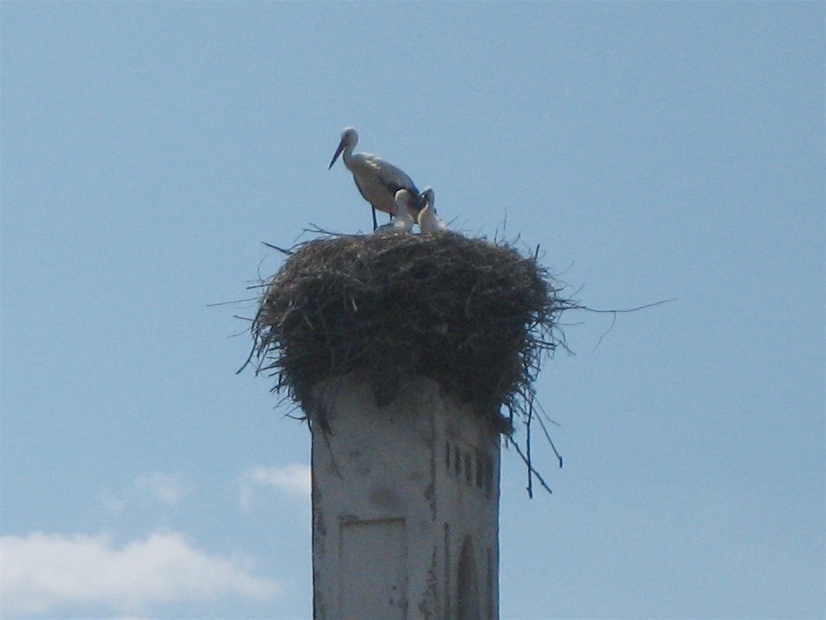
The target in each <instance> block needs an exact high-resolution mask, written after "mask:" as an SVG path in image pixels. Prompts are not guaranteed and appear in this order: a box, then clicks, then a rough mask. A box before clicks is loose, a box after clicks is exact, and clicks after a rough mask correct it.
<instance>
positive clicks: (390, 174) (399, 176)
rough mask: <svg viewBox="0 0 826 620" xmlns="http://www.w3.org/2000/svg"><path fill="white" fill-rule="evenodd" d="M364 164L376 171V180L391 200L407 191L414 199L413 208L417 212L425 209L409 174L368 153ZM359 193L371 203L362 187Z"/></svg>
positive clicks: (365, 154)
mask: <svg viewBox="0 0 826 620" xmlns="http://www.w3.org/2000/svg"><path fill="white" fill-rule="evenodd" d="M364 162H365V163H366V164H368V165H369V166H371V167H373V168H374V169H375V170H376V179H377V181H378V182H379V183H381V185H382V186H383V187H384V188H385V190H387V195H388V196H389V197H390V199H391V200H393V197H394V196H395V195H396V192H397V191H399V190H400V189H406V190H407V191H408V192H410V195H411V196H412V197H413V201H412V203H411V206H413V207H414V208H415V209H416V211H417V212H418V211H420V210H421V209H422V208H423V207H424V200H421V201H420V200H419V189H418V188H417V187H416V184H415V183H414V182H413V179H411V178H410V177H409V176H407V174H405V173H404V172H403V171H402V170H400V169H399V168H397V167H396V166H394V165H393V164H391V163H389V162H386V161H384V160H383V159H380V158H378V157H375V156H373V155H370V154H368V153H364ZM356 185H358V182H356ZM359 191H360V192H361V195H362V196H364V197H365V199H366V200H367V201H368V202H370V199H369V198H367V196H366V195H365V193H364V191H363V190H362V188H361V187H359ZM373 206H374V207H377V208H379V209H380V210H382V211H383V210H384V209H383V208H381V207H378V206H377V205H373Z"/></svg>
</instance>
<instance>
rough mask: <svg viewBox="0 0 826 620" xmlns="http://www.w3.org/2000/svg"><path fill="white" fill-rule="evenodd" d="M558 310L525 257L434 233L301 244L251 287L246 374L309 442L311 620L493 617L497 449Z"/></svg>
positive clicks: (526, 392)
mask: <svg viewBox="0 0 826 620" xmlns="http://www.w3.org/2000/svg"><path fill="white" fill-rule="evenodd" d="M562 308H564V303H563V304H560V302H559V300H558V299H557V298H556V296H555V290H554V288H553V287H551V286H550V285H549V283H548V281H546V279H545V272H544V270H542V269H541V268H540V267H539V266H538V265H537V264H536V260H535V259H534V258H525V257H523V256H521V255H520V254H519V253H518V252H516V251H515V250H514V249H513V248H511V247H509V246H506V245H504V244H498V243H492V242H490V241H487V240H484V239H470V238H467V237H463V236H461V235H457V234H453V233H444V232H440V233H432V234H431V233H425V234H408V233H399V234H374V235H364V236H361V235H357V236H340V237H332V238H326V239H316V240H313V241H310V242H307V243H306V244H301V245H299V246H297V247H296V248H295V249H294V251H293V252H292V253H291V255H290V257H289V258H288V259H287V261H286V262H285V264H284V266H283V267H282V269H281V270H280V271H279V273H278V274H276V275H275V276H274V277H273V278H272V279H271V280H270V281H269V282H267V283H266V292H265V293H264V296H263V298H262V300H261V307H260V309H259V312H258V314H257V316H256V317H255V319H254V321H253V327H252V331H253V334H254V337H255V340H256V344H255V348H254V350H253V353H254V354H255V353H257V355H258V360H259V364H258V369H259V371H271V372H272V373H273V374H275V375H277V376H278V383H277V384H276V388H275V390H276V391H278V392H283V391H286V393H287V395H288V396H289V397H291V398H292V399H293V400H294V401H295V402H297V403H298V404H300V405H301V408H302V410H303V411H304V413H305V414H306V417H307V419H308V421H309V424H310V428H311V430H312V442H313V444H312V460H313V463H312V470H313V581H314V583H313V593H314V594H313V598H314V605H313V609H314V612H313V613H314V616H315V618H316V620H342V619H345V618H357V619H359V620H370V619H381V620H388V619H393V618H406V619H411V620H412V619H426V618H427V619H433V620H436V619H440V620H465V619H470V618H472V619H474V620H477V619H479V618H498V615H499V612H498V607H499V592H498V566H499V548H498V526H499V506H498V502H499V446H500V443H499V442H500V438H501V436H502V435H508V434H509V433H511V432H512V431H513V428H512V424H515V423H518V421H519V415H520V412H521V413H522V414H528V411H529V409H527V408H525V406H524V403H526V402H529V401H530V397H531V394H532V393H531V388H530V381H531V377H532V376H533V374H534V373H535V372H536V370H537V368H538V360H539V355H540V353H541V352H542V351H543V350H547V349H549V348H552V347H553V337H552V334H551V333H550V332H551V329H552V327H553V325H554V317H555V316H556V315H557V314H558V312H560V311H561V309H562ZM520 403H521V404H520ZM503 410H504V411H506V412H507V414H508V417H504V416H503V415H502V411H503ZM528 415H529V414H528ZM528 419H529V418H528Z"/></svg>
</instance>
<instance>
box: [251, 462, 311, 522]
mask: <svg viewBox="0 0 826 620" xmlns="http://www.w3.org/2000/svg"><path fill="white" fill-rule="evenodd" d="M310 480H311V478H310V468H309V467H308V466H307V465H301V464H299V463H290V464H288V465H274V466H271V467H264V466H258V467H251V468H250V469H248V470H247V471H246V472H244V474H243V475H242V476H241V509H242V510H244V511H247V510H249V508H250V502H251V501H252V497H253V495H254V493H255V491H256V490H258V489H262V488H273V489H276V490H277V491H280V492H282V493H286V494H289V495H293V496H299V497H301V498H309V496H310Z"/></svg>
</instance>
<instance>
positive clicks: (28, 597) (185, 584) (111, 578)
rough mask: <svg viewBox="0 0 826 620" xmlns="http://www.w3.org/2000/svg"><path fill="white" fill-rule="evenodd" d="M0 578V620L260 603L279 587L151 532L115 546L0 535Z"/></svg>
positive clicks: (83, 539) (85, 539)
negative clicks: (81, 608) (228, 600)
mask: <svg viewBox="0 0 826 620" xmlns="http://www.w3.org/2000/svg"><path fill="white" fill-rule="evenodd" d="M0 576H1V577H2V578H0V598H2V601H3V606H2V607H3V614H4V616H18V615H27V614H45V613H50V612H52V610H55V609H58V608H60V607H61V606H65V605H78V604H87V605H102V606H106V607H108V608H111V610H112V611H113V612H115V613H120V614H136V613H138V614H139V613H141V611H142V610H144V609H147V608H148V607H149V606H150V605H152V604H155V603H164V602H187V601H192V602H195V601H206V600H214V599H216V598H217V597H220V596H230V595H232V596H240V597H244V598H252V599H258V600H261V599H267V598H272V597H274V596H276V595H277V594H278V593H279V589H280V586H279V584H278V583H277V582H275V581H272V580H269V579H262V578H259V577H255V576H253V575H251V574H250V573H249V572H248V570H247V568H245V567H244V566H243V565H242V564H241V562H239V561H238V560H237V559H229V558H225V557H221V556H215V555H208V554H206V553H204V552H202V551H199V550H197V549H195V548H193V547H192V546H190V544H189V543H188V542H187V541H186V540H185V539H184V537H183V536H182V535H181V534H178V533H154V534H151V535H150V536H149V537H148V538H146V540H138V541H134V542H131V543H129V544H127V545H125V546H123V547H122V548H116V547H115V546H114V545H113V543H112V541H111V539H110V538H109V537H107V536H84V535H80V534H77V535H74V536H61V535H56V534H51V535H50V534H43V533H34V534H31V535H29V536H26V537H21V536H3V537H2V538H0Z"/></svg>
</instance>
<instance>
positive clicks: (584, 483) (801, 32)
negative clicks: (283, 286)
mask: <svg viewBox="0 0 826 620" xmlns="http://www.w3.org/2000/svg"><path fill="white" fill-rule="evenodd" d="M0 27H1V28H2V31H1V32H0V34H2V37H0V39H2V42H1V43H0V53H1V54H2V65H1V66H0V78H1V82H0V87H1V88H2V94H1V95H0V106H2V108H1V110H0V111H1V112H2V117H1V119H0V120H1V122H2V127H1V129H2V144H0V146H1V147H2V152H1V153H0V156H2V160H1V162H2V167H0V174H1V175H2V179H0V180H1V181H2V182H1V183H0V191H2V194H1V195H0V199H1V200H2V220H0V224H1V225H2V298H1V301H2V418H1V419H0V422H1V423H2V427H0V431H2V434H1V435H0V440H1V441H2V456H1V457H0V458H2V474H1V475H2V495H1V496H0V500H1V501H2V515H1V516H2V519H1V520H0V534H2V544H1V545H0V553H1V554H2V558H1V559H0V561H2V573H1V574H0V588H2V589H1V590H0V595H1V596H2V610H1V611H0V613H1V614H2V617H3V618H17V617H21V618H71V617H101V618H149V617H152V618H253V617H254V618H306V617H309V616H310V614H311V590H312V586H311V572H310V570H311V569H310V523H309V499H308V494H307V486H308V483H307V464H308V452H309V434H308V431H307V428H306V427H304V426H302V425H301V424H299V423H297V422H295V421H292V420H290V419H285V418H284V414H285V413H287V412H288V411H289V408H288V407H285V406H280V407H279V406H277V400H276V398H275V397H274V396H273V395H271V394H270V393H269V388H270V387H271V382H270V380H269V379H267V378H261V377H255V376H253V374H252V373H244V374H241V375H235V374H234V372H235V370H236V369H237V368H238V367H239V366H240V365H241V363H242V362H243V360H244V359H245V357H246V355H247V352H248V348H249V346H250V340H249V338H248V336H247V335H246V334H244V333H243V332H244V330H245V329H246V324H245V323H244V322H242V321H240V320H238V319H236V318H234V317H233V315H236V314H237V315H244V316H251V315H252V314H253V313H254V309H255V308H254V306H255V302H254V299H253V298H254V296H255V292H254V291H252V292H251V291H249V290H247V289H246V287H247V286H248V285H249V284H250V283H252V282H254V281H255V280H256V279H257V278H258V277H259V276H267V275H270V274H272V273H274V272H275V271H276V270H277V269H278V268H279V266H280V264H281V260H282V257H281V256H279V255H278V254H275V253H273V252H271V251H268V250H267V249H266V248H265V247H263V246H262V245H261V243H260V242H261V241H267V242H270V243H274V244H276V245H281V246H284V245H289V244H291V243H292V242H294V241H295V240H296V239H298V238H299V236H300V235H301V233H302V230H303V229H304V228H305V227H307V226H308V225H309V224H310V223H314V224H318V225H319V226H322V227H323V228H326V229H329V230H336V231H341V232H347V233H353V232H357V231H359V230H361V231H367V230H369V228H370V213H369V208H367V205H366V203H364V202H363V201H362V200H361V199H360V197H359V195H358V192H357V191H356V189H355V186H354V185H353V183H352V179H351V178H350V177H349V174H348V173H347V171H346V170H345V169H344V168H343V167H342V166H341V165H340V164H339V165H336V166H335V167H334V168H333V169H332V170H330V171H328V170H327V164H328V163H329V161H330V157H331V156H332V153H333V150H334V149H335V147H336V145H337V143H338V138H339V133H340V131H341V129H342V128H343V127H344V126H347V125H352V126H355V127H357V128H358V129H359V131H360V135H361V142H360V144H359V147H358V148H357V150H363V151H367V152H373V153H376V154H378V155H381V156H382V157H385V158H386V159H388V160H390V161H392V162H393V163H395V164H397V165H398V166H400V167H401V168H402V169H404V170H405V171H406V172H407V173H408V174H410V175H411V176H412V177H413V178H414V179H415V180H416V182H417V183H418V184H419V186H420V187H421V186H425V185H432V186H434V187H435V189H436V193H437V203H438V205H439V211H440V214H441V215H442V216H443V217H444V218H445V219H447V220H449V221H452V222H453V224H452V225H453V227H454V229H458V230H460V231H461V232H463V233H465V234H468V235H479V236H485V235H486V236H489V237H490V236H493V235H494V234H499V235H500V236H501V234H502V232H503V229H504V230H505V235H506V236H508V237H509V238H514V237H516V236H517V235H521V239H522V240H523V241H524V243H525V244H526V247H534V246H536V245H540V246H541V248H542V250H543V252H544V256H543V259H542V260H543V262H544V264H545V265H546V266H548V267H549V268H550V269H551V270H552V271H554V272H556V273H559V274H560V276H559V277H560V279H561V280H562V281H564V283H565V284H566V286H567V289H566V292H567V293H568V294H570V295H572V296H575V297H576V298H577V299H579V300H581V301H582V302H583V303H584V304H586V305H588V306H591V307H594V308H622V307H629V306H637V305H640V304H643V303H648V302H652V301H656V300H660V299H665V298H677V301H675V302H673V303H670V304H667V305H664V306H659V307H657V308H653V309H650V310H647V311H644V312H639V313H635V314H627V315H621V316H619V317H618V318H617V321H616V324H615V325H614V326H613V329H611V331H610V332H608V333H607V334H606V333H605V332H606V331H607V330H608V329H609V327H610V326H611V317H610V316H609V315H598V314H588V313H577V314H574V313H572V314H570V315H568V316H567V317H566V322H567V323H568V325H567V326H566V327H565V333H566V335H567V339H568V342H569V345H570V347H571V348H572V349H573V351H574V352H575V353H576V354H575V355H572V356H569V355H566V354H558V355H556V356H555V357H554V358H553V359H551V360H548V361H546V363H545V365H544V368H543V371H542V375H541V377H540V378H539V380H538V382H537V386H536V387H537V391H538V394H539V397H540V399H541V401H542V403H543V405H544V407H545V409H546V410H547V411H548V413H549V415H550V416H551V417H552V418H553V419H554V420H555V421H557V422H558V423H559V424H560V426H559V427H558V428H555V430H554V433H555V434H554V440H555V442H556V444H557V447H558V448H559V449H560V451H561V452H562V453H563V455H564V457H565V468H564V469H562V470H558V469H555V468H554V459H553V455H552V454H551V453H550V450H547V449H544V448H543V446H538V447H536V448H535V455H534V457H535V459H538V460H539V462H540V463H541V465H540V467H544V471H545V473H546V474H547V478H548V480H549V482H550V484H551V486H552V487H553V489H554V495H552V496H547V495H543V494H537V496H536V497H535V498H534V499H533V500H529V499H528V498H527V497H526V493H525V482H526V481H525V472H524V469H523V467H522V466H521V462H520V460H519V459H518V457H517V456H516V455H515V454H514V453H513V451H508V450H505V451H504V453H503V477H502V499H501V572H500V583H501V605H500V606H501V615H502V617H503V618H563V617H570V618H596V617H603V618H642V617H646V618H711V617H714V618H818V617H823V616H824V614H826V609H824V600H826V592H824V583H826V574H824V573H825V572H826V571H824V557H826V549H825V548H824V547H825V545H826V542H824V523H825V522H826V511H825V510H824V496H825V493H824V462H825V461H826V459H825V458H824V457H825V456H826V455H825V454H824V452H825V451H824V436H826V432H825V430H824V376H826V363H825V360H824V350H825V349H824V344H825V337H824V316H826V308H824V300H825V299H826V291H825V290H824V286H825V285H824V283H825V282H826V256H825V254H824V230H825V229H826V228H825V226H824V195H825V194H826V190H825V188H824V169H825V168H826V165H825V162H824V135H826V132H825V131H824V112H825V111H826V110H824V74H825V73H826V71H824V57H825V56H826V54H825V53H824V30H825V29H824V4H823V3H820V2H760V3H757V2H730V3H729V2H714V3H702V2H696V3H694V2H692V3H687V2H671V3H654V2H634V3H630V2H618V3H587V2H584V3H519V4H511V3H484V4H476V3H370V4H354V3H268V2H256V3H245V2H233V3H222V2H215V3H194V2H193V3H171V2H170V3H146V2H141V3H138V2H121V3H72V2H62V3H49V2H42V3H28V2H26V3H24V2H3V3H2V5H0ZM301 238H302V239H306V238H307V236H306V235H305V236H303V237H301ZM245 299H246V300H249V301H239V302H238V303H235V304H230V305H223V306H213V305H211V304H215V303H219V302H225V301H235V300H245ZM602 336H604V337H603V338H602V340H601V341H600V338H601V337H602ZM597 345H598V346H597ZM543 449H544V450H545V451H544V452H543Z"/></svg>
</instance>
